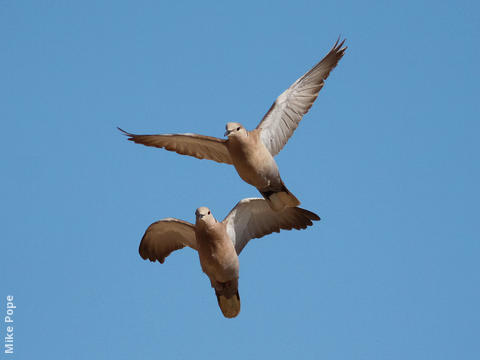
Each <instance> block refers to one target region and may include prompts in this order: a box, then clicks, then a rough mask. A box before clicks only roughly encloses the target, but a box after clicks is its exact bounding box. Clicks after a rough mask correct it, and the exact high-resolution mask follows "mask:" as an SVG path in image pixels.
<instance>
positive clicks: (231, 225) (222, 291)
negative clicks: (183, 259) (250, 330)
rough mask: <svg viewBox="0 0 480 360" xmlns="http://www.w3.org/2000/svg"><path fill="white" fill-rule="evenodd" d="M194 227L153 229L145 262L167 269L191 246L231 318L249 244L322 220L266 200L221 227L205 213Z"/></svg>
mask: <svg viewBox="0 0 480 360" xmlns="http://www.w3.org/2000/svg"><path fill="white" fill-rule="evenodd" d="M195 215H196V222H195V225H193V224H191V223H189V222H187V221H183V220H178V219H174V218H167V219H163V220H160V221H157V222H155V223H153V224H151V225H150V226H149V227H148V228H147V230H146V231H145V234H144V235H143V238H142V241H141V242H140V247H139V253H140V256H141V257H142V258H143V259H144V260H146V259H149V260H150V261H152V262H155V261H156V260H158V261H159V262H160V263H162V264H163V262H164V261H165V258H166V257H167V256H168V255H170V253H172V252H173V251H175V250H179V249H182V248H184V247H185V246H189V247H191V248H192V249H195V250H197V251H198V256H199V258H200V265H201V267H202V270H203V272H204V273H205V274H207V276H208V277H209V278H210V283H211V285H212V287H213V288H214V289H215V295H216V296H217V301H218V306H219V307H220V309H221V310H222V313H223V315H224V316H225V317H227V318H233V317H235V316H237V315H238V313H239V312H240V295H239V293H238V273H239V262H238V255H240V253H241V252H242V249H243V248H244V247H245V245H247V243H248V241H249V240H251V239H254V238H260V237H262V236H265V235H267V234H271V233H272V232H280V229H284V230H291V229H297V230H300V229H305V228H307V226H310V225H312V220H313V221H316V220H320V218H319V217H318V216H317V215H316V214H314V213H312V212H310V211H308V210H304V209H301V208H298V207H289V208H286V209H284V210H283V211H280V212H275V211H273V210H272V209H271V208H270V207H269V206H268V205H267V202H266V201H265V200H264V199H260V198H258V199H255V198H251V199H243V200H241V201H240V202H239V203H238V204H237V205H236V206H235V207H234V208H233V209H232V210H231V211H230V213H229V214H228V215H227V217H226V218H225V219H224V220H223V221H222V222H218V221H217V220H216V219H215V218H214V217H213V215H212V213H211V211H210V210H209V209H208V208H206V207H199V208H198V209H197V210H196V211H195Z"/></svg>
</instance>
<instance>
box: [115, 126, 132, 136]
mask: <svg viewBox="0 0 480 360" xmlns="http://www.w3.org/2000/svg"><path fill="white" fill-rule="evenodd" d="M117 129H118V130H120V132H121V133H122V134H123V135H125V136H130V135H131V134H130V133H128V132H126V131H125V130H123V129H122V128H121V127H119V126H117Z"/></svg>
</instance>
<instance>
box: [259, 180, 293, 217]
mask: <svg viewBox="0 0 480 360" xmlns="http://www.w3.org/2000/svg"><path fill="white" fill-rule="evenodd" d="M260 193H261V194H262V195H263V197H264V198H265V200H267V202H268V205H270V207H271V208H272V209H273V210H275V211H282V210H283V209H285V208H286V207H295V206H298V205H300V201H299V200H298V199H297V198H296V197H295V195H293V194H292V193H291V192H290V191H289V190H288V189H287V187H286V186H285V184H283V183H282V189H281V190H280V191H260Z"/></svg>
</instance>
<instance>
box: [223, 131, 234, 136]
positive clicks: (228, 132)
mask: <svg viewBox="0 0 480 360" xmlns="http://www.w3.org/2000/svg"><path fill="white" fill-rule="evenodd" d="M231 132H232V131H231V130H227V131H225V134H223V136H228V135H230V133H231Z"/></svg>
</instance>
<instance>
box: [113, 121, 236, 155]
mask: <svg viewBox="0 0 480 360" xmlns="http://www.w3.org/2000/svg"><path fill="white" fill-rule="evenodd" d="M118 130H120V131H121V132H123V133H124V134H125V135H126V136H128V140H130V141H133V142H134V143H137V144H142V145H145V146H153V147H157V148H163V149H165V150H168V151H175V152H176V153H178V154H182V155H189V156H194V157H196V158H197V159H209V160H213V161H217V162H220V163H226V164H232V159H231V158H230V154H229V152H228V149H227V146H226V144H225V143H226V140H223V139H218V138H215V137H211V136H203V135H197V134H163V135H135V134H130V133H128V132H126V131H124V130H122V129H120V128H118Z"/></svg>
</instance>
